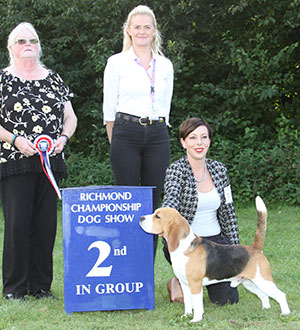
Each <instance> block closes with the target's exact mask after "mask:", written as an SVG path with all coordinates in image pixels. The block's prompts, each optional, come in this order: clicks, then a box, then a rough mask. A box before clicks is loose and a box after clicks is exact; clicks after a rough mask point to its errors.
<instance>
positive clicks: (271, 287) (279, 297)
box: [253, 277, 291, 315]
mask: <svg viewBox="0 0 300 330" xmlns="http://www.w3.org/2000/svg"><path fill="white" fill-rule="evenodd" d="M253 282H254V283H255V284H256V285H257V286H258V288H259V289H260V290H261V291H262V292H263V293H265V294H266V295H268V296H269V297H271V298H273V299H275V300H276V301H277V302H278V304H279V305H280V308H281V314H284V315H287V314H290V312H291V311H290V309H289V306H288V303H287V301H286V295H285V293H284V292H282V291H281V290H279V289H278V287H277V286H276V284H275V283H274V282H272V281H267V280H265V279H263V278H262V277H260V278H257V277H256V278H254V279H253Z"/></svg>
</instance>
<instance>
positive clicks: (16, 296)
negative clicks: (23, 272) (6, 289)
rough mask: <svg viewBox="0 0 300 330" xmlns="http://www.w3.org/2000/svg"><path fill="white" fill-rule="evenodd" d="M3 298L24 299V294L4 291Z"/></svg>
mask: <svg viewBox="0 0 300 330" xmlns="http://www.w3.org/2000/svg"><path fill="white" fill-rule="evenodd" d="M4 298H5V299H7V300H14V299H16V300H25V296H24V294H19V293H15V292H13V293H6V294H4Z"/></svg>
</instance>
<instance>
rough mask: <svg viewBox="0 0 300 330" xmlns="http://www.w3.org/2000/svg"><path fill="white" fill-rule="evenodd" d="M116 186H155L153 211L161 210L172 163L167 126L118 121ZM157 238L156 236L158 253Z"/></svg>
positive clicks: (115, 129) (112, 155) (114, 147)
mask: <svg viewBox="0 0 300 330" xmlns="http://www.w3.org/2000/svg"><path fill="white" fill-rule="evenodd" d="M110 161H111V167H112V170H113V173H114V179H115V184H116V185H119V186H139V185H141V186H155V187H156V188H155V189H154V190H153V210H155V209H156V208H157V207H158V204H159V200H160V196H161V192H162V188H163V184H164V178H165V172H166V169H167V167H168V166H169V161H170V140H169V134H168V129H167V126H166V123H156V124H152V125H146V126H143V125H141V124H139V123H138V122H131V121H126V120H124V119H121V118H117V119H116V121H115V123H114V127H113V133H112V140H111V145H110ZM156 246H157V236H156V235H154V252H155V251H156Z"/></svg>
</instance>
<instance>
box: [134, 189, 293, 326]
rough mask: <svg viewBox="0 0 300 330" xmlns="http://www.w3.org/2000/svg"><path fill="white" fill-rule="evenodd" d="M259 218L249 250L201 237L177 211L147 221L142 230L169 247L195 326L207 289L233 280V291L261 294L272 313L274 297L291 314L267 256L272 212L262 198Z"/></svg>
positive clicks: (160, 213) (142, 222)
mask: <svg viewBox="0 0 300 330" xmlns="http://www.w3.org/2000/svg"><path fill="white" fill-rule="evenodd" d="M256 209H257V213H258V222H257V230H256V235H255V239H254V243H253V244H252V245H249V246H245V245H221V244H216V243H213V242H211V241H209V240H207V239H205V238H201V237H197V236H196V235H195V234H194V233H193V231H192V229H191V227H190V225H189V224H188V222H187V221H186V220H185V219H184V218H183V217H182V216H181V215H180V213H179V212H178V211H176V210H175V209H172V208H167V207H166V208H159V209H157V210H156V211H155V212H154V213H153V214H149V215H146V216H142V217H141V218H140V226H141V227H142V228H143V230H144V231H145V232H147V233H151V234H159V235H161V236H163V237H164V238H165V239H166V240H167V242H168V248H169V252H170V256H171V261H172V267H173V270H174V273H175V275H176V276H177V278H178V279H179V281H180V284H181V287H182V291H183V296H184V307H185V313H184V315H183V316H187V315H191V314H192V313H193V311H194V317H193V319H192V321H191V322H198V321H201V320H202V315H203V312H204V308H203V289H202V286H206V285H210V284H215V283H219V282H224V281H230V282H231V287H237V286H238V285H239V284H240V283H242V284H243V285H244V286H245V288H246V289H248V290H249V291H251V292H252V293H255V294H256V295H257V296H258V298H259V299H260V300H261V302H262V307H263V308H270V307H271V306H270V302H269V297H271V298H273V299H275V300H276V301H277V302H278V303H279V305H280V308H281V313H282V314H289V313H290V309H289V306H288V304H287V301H286V296H285V293H284V292H282V291H280V290H279V289H278V288H277V286H276V285H275V283H274V281H273V278H272V274H271V268H270V264H269V262H268V260H267V258H266V257H265V256H264V255H263V253H262V248H263V244H264V239H265V234H266V223H267V209H266V206H265V204H264V202H263V200H262V199H261V198H260V197H258V196H257V197H256Z"/></svg>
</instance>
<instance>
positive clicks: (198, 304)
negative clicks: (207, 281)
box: [191, 287, 204, 323]
mask: <svg viewBox="0 0 300 330" xmlns="http://www.w3.org/2000/svg"><path fill="white" fill-rule="evenodd" d="M192 301H193V309H194V318H193V319H192V320H191V322H193V323H194V322H199V321H201V320H202V316H203V313H204V307H203V287H202V288H201V292H200V293H198V294H193V295H192Z"/></svg>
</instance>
